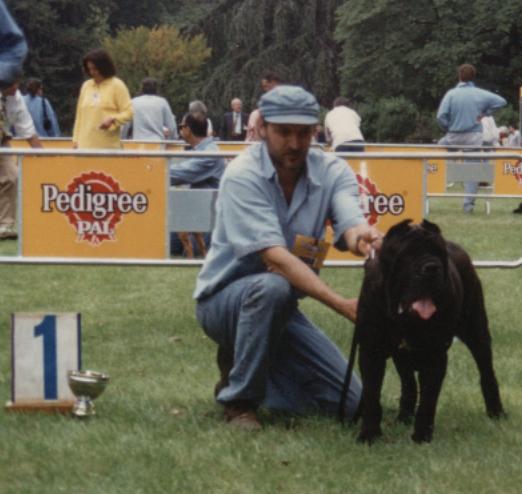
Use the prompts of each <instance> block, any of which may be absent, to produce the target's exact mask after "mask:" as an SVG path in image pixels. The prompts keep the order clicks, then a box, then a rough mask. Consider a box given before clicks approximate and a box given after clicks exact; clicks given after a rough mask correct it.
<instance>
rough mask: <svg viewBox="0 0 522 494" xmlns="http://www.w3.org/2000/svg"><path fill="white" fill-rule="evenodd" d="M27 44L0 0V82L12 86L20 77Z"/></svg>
mask: <svg viewBox="0 0 522 494" xmlns="http://www.w3.org/2000/svg"><path fill="white" fill-rule="evenodd" d="M26 53H27V44H26V42H25V39H24V35H23V34H22V31H20V28H19V27H18V26H17V25H16V23H15V22H14V20H13V18H12V17H11V14H9V11H8V10H7V7H6V6H5V4H4V2H3V0H0V81H2V82H4V83H5V84H12V83H13V82H15V81H16V79H18V78H19V77H20V75H21V69H22V63H23V61H24V58H25V55H26Z"/></svg>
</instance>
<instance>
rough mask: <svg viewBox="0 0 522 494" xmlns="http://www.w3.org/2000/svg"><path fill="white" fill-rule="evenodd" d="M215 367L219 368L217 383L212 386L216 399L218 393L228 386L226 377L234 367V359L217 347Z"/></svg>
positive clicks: (227, 352)
mask: <svg viewBox="0 0 522 494" xmlns="http://www.w3.org/2000/svg"><path fill="white" fill-rule="evenodd" d="M216 361H217V365H218V367H219V374H220V377H219V381H218V382H217V383H216V385H215V386H214V396H215V397H217V395H218V394H219V392H220V391H221V390H222V389H223V388H226V387H227V386H228V375H229V374H230V371H231V370H232V367H233V366H234V357H233V355H232V354H231V353H230V352H229V351H228V350H225V349H224V348H223V347H221V346H220V347H218V351H217V356H216Z"/></svg>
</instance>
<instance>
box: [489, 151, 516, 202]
mask: <svg viewBox="0 0 522 494" xmlns="http://www.w3.org/2000/svg"><path fill="white" fill-rule="evenodd" d="M494 186H495V188H494V193H495V194H519V195H521V196H522V159H519V160H516V159H511V160H509V159H503V160H495V181H494Z"/></svg>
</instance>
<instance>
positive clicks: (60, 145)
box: [10, 137, 72, 149]
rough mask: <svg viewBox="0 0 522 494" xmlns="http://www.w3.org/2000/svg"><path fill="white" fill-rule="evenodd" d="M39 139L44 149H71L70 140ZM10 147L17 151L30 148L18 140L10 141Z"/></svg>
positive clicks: (24, 141)
mask: <svg viewBox="0 0 522 494" xmlns="http://www.w3.org/2000/svg"><path fill="white" fill-rule="evenodd" d="M39 139H40V142H41V143H42V146H43V147H44V149H72V140H71V139H67V138H66V139H46V138H45V137H40V138H39ZM10 145H11V147H14V148H18V149H20V148H21V149H27V148H29V147H30V145H29V143H28V142H27V140H26V139H20V138H16V139H11V141H10Z"/></svg>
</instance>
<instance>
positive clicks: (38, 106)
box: [24, 77, 60, 137]
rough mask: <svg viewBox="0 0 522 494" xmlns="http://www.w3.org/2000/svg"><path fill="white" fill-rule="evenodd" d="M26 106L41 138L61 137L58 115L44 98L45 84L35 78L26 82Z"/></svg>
mask: <svg viewBox="0 0 522 494" xmlns="http://www.w3.org/2000/svg"><path fill="white" fill-rule="evenodd" d="M26 87H27V94H26V95H25V96H24V100H25V104H26V106H27V109H28V110H29V113H30V114H31V117H32V119H33V123H34V126H35V127H36V132H37V133H38V135H39V136H40V137H60V127H59V126H58V119H57V118H56V113H55V112H54V110H53V107H52V106H51V103H49V100H48V99H47V98H44V96H43V84H42V81H41V80H40V79H37V78H36V77H33V78H31V79H28V80H27V82H26Z"/></svg>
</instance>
